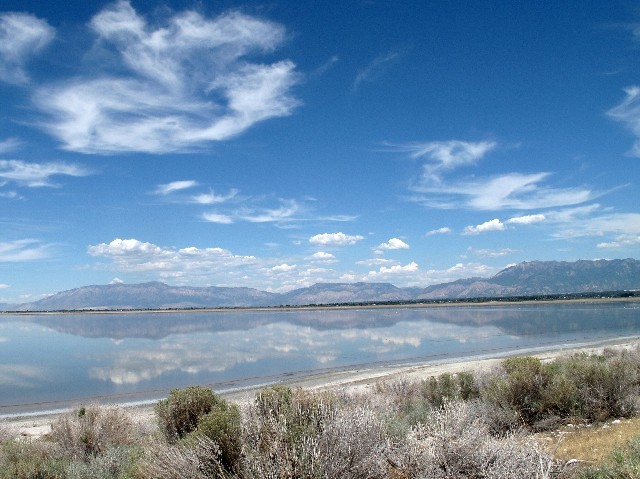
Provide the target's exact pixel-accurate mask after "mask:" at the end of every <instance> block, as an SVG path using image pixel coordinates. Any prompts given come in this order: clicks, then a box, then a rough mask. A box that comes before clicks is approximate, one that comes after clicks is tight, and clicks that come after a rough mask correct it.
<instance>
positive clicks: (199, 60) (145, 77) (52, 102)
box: [34, 0, 299, 154]
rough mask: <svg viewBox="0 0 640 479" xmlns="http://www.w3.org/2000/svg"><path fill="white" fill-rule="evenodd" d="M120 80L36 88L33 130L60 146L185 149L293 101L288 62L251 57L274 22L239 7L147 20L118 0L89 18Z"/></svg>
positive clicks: (234, 131) (266, 47) (272, 43)
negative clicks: (40, 116)
mask: <svg viewBox="0 0 640 479" xmlns="http://www.w3.org/2000/svg"><path fill="white" fill-rule="evenodd" d="M90 27H91V29H92V30H93V32H94V33H95V34H96V36H97V38H98V40H99V46H101V47H102V48H103V49H104V51H105V52H109V53H112V54H113V55H114V61H118V62H120V63H121V64H122V67H123V69H122V70H123V71H124V72H127V73H123V74H121V75H120V76H94V77H82V78H74V79H72V80H69V81H67V82H62V83H61V84H56V85H52V86H47V87H43V88H40V89H39V90H38V92H37V94H36V95H35V97H34V100H35V102H36V105H37V106H38V107H39V108H41V109H42V111H44V112H46V113H48V114H49V115H50V121H48V122H47V123H45V124H44V125H43V127H44V128H45V129H46V130H47V131H48V132H50V133H51V134H52V135H53V136H55V137H56V138H58V139H59V140H60V141H61V142H62V144H63V147H64V148H65V149H67V150H71V151H78V152H83V153H103V154H105V153H115V152H122V151H135V152H147V153H166V152H172V151H189V150H191V149H193V148H199V147H203V146H205V145H206V144H207V143H209V142H214V141H220V140H224V139H227V138H230V137H232V136H235V135H238V134H240V133H242V132H243V131H245V130H246V129H248V128H250V127H251V126H252V125H254V124H255V123H257V122H260V121H263V120H266V119H269V118H274V117H281V116H286V115H289V114H291V113H292V111H293V109H294V108H295V107H296V106H297V105H298V104H299V102H298V101H297V100H296V99H295V98H294V97H293V96H292V94H291V88H292V87H293V86H294V85H295V84H296V83H297V81H298V75H297V73H296V72H295V67H294V64H293V63H292V62H291V61H288V60H284V61H279V62H275V63H272V64H261V63H251V62H250V61H249V60H248V55H251V56H252V57H254V56H255V55H256V54H260V53H271V52H273V51H274V50H275V49H276V48H277V47H278V46H279V45H280V44H281V43H282V41H283V39H284V37H285V31H284V28H282V27H281V26H280V25H278V24H275V23H273V22H269V21H265V20H261V19H257V18H254V17H251V16H248V15H245V14H242V13H240V12H231V13H227V14H224V15H221V16H219V17H217V18H206V17H204V16H202V15H200V14H199V13H196V12H194V11H184V12H181V13H176V14H175V15H174V16H172V17H171V18H169V19H168V20H167V22H166V24H164V25H161V26H157V27H156V26H154V25H151V24H150V23H149V22H147V20H146V19H145V18H144V17H142V16H141V15H139V14H138V13H137V12H136V11H135V10H134V9H133V7H132V6H131V4H130V3H129V2H128V1H126V0H120V1H118V2H116V3H114V4H112V5H110V6H108V7H107V8H105V9H104V10H103V11H101V12H100V13H99V14H97V15H96V16H95V17H94V18H93V19H92V21H91V22H90Z"/></svg>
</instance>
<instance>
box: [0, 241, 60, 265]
mask: <svg viewBox="0 0 640 479" xmlns="http://www.w3.org/2000/svg"><path fill="white" fill-rule="evenodd" d="M52 248H53V245H50V244H45V243H42V242H41V241H39V240H36V239H31V238H28V239H21V240H14V241H5V242H0V263H17V262H21V261H33V260H38V259H43V258H48V257H50V256H51V250H52Z"/></svg>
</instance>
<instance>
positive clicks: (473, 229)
mask: <svg viewBox="0 0 640 479" xmlns="http://www.w3.org/2000/svg"><path fill="white" fill-rule="evenodd" d="M504 228H505V226H504V223H502V222H501V221H500V220H499V219H498V218H495V219H492V220H490V221H485V222H484V223H482V224H479V225H477V226H467V227H466V228H465V229H464V231H463V232H462V234H463V235H477V234H480V233H487V232H489V231H503V230H504Z"/></svg>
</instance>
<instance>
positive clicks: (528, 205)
mask: <svg viewBox="0 0 640 479" xmlns="http://www.w3.org/2000/svg"><path fill="white" fill-rule="evenodd" d="M550 176H551V175H550V173H532V174H522V173H507V174H503V175H498V176H493V177H489V178H473V179H468V180H454V181H451V182H449V183H445V182H443V183H439V184H433V183H431V184H425V183H423V184H421V185H418V186H414V187H413V189H414V191H416V192H418V193H425V194H427V193H431V194H432V195H433V196H427V195H418V196H414V197H413V199H414V201H417V202H419V203H422V204H424V205H425V206H429V207H433V208H456V207H464V208H471V209H475V210H502V209H519V210H531V209H543V208H553V207H558V206H568V205H577V204H580V203H585V202H587V201H590V200H592V199H594V198H596V197H597V196H599V193H596V192H593V191H591V190H590V189H588V188H554V187H551V186H547V185H545V183H544V182H545V181H546V180H548V179H549V177H550Z"/></svg>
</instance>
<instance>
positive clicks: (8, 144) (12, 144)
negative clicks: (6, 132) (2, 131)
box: [0, 138, 22, 154]
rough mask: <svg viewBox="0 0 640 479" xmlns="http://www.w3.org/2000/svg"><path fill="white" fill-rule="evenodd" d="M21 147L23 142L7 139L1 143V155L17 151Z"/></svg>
mask: <svg viewBox="0 0 640 479" xmlns="http://www.w3.org/2000/svg"><path fill="white" fill-rule="evenodd" d="M21 145H22V142H21V141H20V140H18V139H17V138H7V139H6V140H2V141H0V154H4V153H8V152H10V151H14V150H17V149H18V148H20V146H21Z"/></svg>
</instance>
